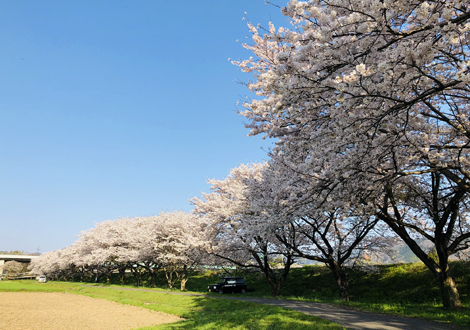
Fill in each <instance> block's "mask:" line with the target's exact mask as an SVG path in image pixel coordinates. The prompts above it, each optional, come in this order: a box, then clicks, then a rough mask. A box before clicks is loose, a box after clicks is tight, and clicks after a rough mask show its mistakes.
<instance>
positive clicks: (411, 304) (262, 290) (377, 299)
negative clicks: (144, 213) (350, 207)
mask: <svg viewBox="0 0 470 330" xmlns="http://www.w3.org/2000/svg"><path fill="white" fill-rule="evenodd" d="M451 272H452V275H453V277H454V280H455V281H456V284H457V287H458V289H459V293H460V298H461V300H462V304H463V306H464V307H463V308H462V309H459V310H445V309H443V307H442V302H441V297H440V291H439V287H438V283H437V282H436V280H435V278H434V276H433V275H432V274H431V272H430V271H429V270H428V269H427V268H426V267H425V266H424V265H423V264H422V263H414V264H399V265H381V266H378V272H377V273H366V272H360V271H350V274H349V277H350V301H349V302H344V301H342V300H339V299H338V294H337V287H336V284H335V281H334V278H333V276H332V274H331V272H330V270H329V269H328V268H326V267H324V266H305V267H302V268H296V269H292V271H291V273H290V274H289V277H288V278H287V280H286V282H285V283H284V286H283V289H282V295H281V296H280V297H279V298H281V299H296V300H304V301H314V302H326V303H331V304H337V305H341V306H347V307H352V308H356V309H360V310H365V311H371V312H376V313H386V314H392V315H401V316H408V317H417V318H423V319H429V320H435V321H441V322H446V323H452V324H454V325H459V326H464V327H470V262H454V263H452V264H451ZM244 276H245V279H246V281H247V284H248V287H250V288H256V290H255V291H254V292H248V293H247V294H246V295H247V296H257V297H270V290H269V285H268V284H267V283H266V281H265V280H264V277H263V276H262V275H260V274H255V273H251V274H250V273H246V274H244ZM216 280H217V274H213V273H212V274H211V273H207V274H204V275H199V276H196V277H194V278H191V280H190V281H188V283H187V288H188V289H189V290H192V291H204V290H205V289H206V288H207V284H209V283H213V282H214V281H216Z"/></svg>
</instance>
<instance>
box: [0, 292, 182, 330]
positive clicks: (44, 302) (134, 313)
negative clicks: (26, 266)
mask: <svg viewBox="0 0 470 330" xmlns="http://www.w3.org/2000/svg"><path fill="white" fill-rule="evenodd" d="M179 320H181V318H179V317H177V316H175V315H171V314H166V313H162V312H155V311H151V310H148V309H144V308H140V307H135V306H128V305H122V304H118V303H116V302H112V301H107V300H103V299H96V298H90V297H85V296H79V295H74V294H70V293H62V292H47V293H43V292H0V329H1V330H7V329H8V330H36V329H38V330H39V329H40V330H58V329H64V330H85V329H93V330H111V329H112V330H129V329H136V328H140V327H146V326H152V325H158V324H164V323H171V322H176V321H179Z"/></svg>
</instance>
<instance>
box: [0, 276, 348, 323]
mask: <svg viewBox="0 0 470 330" xmlns="http://www.w3.org/2000/svg"><path fill="white" fill-rule="evenodd" d="M82 285H83V283H71V282H48V283H41V284H40V283H37V282H35V281H4V282H0V291H16V292H23V291H24V292H26V291H41V292H48V291H49V292H57V291H59V292H70V293H75V294H80V295H85V296H89V297H93V298H101V299H106V300H111V301H115V302H118V303H121V304H127V305H133V306H138V307H143V308H147V309H150V310H155V311H161V312H165V313H170V314H174V315H178V316H180V317H183V318H185V319H186V320H184V321H180V322H177V323H173V324H166V325H160V326H155V327H146V328H141V329H142V330H144V329H145V330H154V329H155V330H156V329H158V330H162V329H165V330H169V329H171V330H178V329H196V330H197V329H201V330H202V329H204V330H206V329H240V330H241V329H299V330H300V329H320V330H340V329H344V328H343V327H341V326H339V325H336V324H334V323H331V322H328V321H325V320H322V319H319V318H316V317H313V316H309V315H305V314H303V313H299V312H296V311H293V310H287V309H283V308H280V307H274V306H265V305H259V304H254V303H248V302H243V301H233V300H225V299H213V298H206V297H195V296H182V295H172V294H168V293H163V292H158V289H156V290H155V292H142V291H127V290H114V289H112V288H103V287H84V286H82ZM152 291H153V290H152Z"/></svg>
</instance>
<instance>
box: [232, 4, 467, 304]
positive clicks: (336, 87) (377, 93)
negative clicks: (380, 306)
mask: <svg viewBox="0 0 470 330" xmlns="http://www.w3.org/2000/svg"><path fill="white" fill-rule="evenodd" d="M282 11H283V13H284V14H285V15H286V16H288V17H289V18H290V19H291V23H292V28H291V29H287V28H283V27H281V28H279V29H277V30H276V28H275V27H274V26H273V25H272V24H270V25H269V29H268V31H266V33H265V34H264V35H261V34H260V31H259V29H258V28H255V27H254V26H253V25H251V24H250V25H249V28H250V30H251V31H252V33H253V41H254V43H253V44H251V45H245V47H246V48H247V49H250V50H251V51H253V53H254V54H255V57H253V58H250V59H248V60H244V61H238V62H235V63H236V64H237V65H239V67H240V68H241V69H242V70H244V71H246V72H253V73H254V75H255V80H254V81H253V82H251V83H249V84H248V88H249V89H250V90H252V91H254V92H255V93H256V94H257V95H258V97H256V98H254V99H253V100H249V101H247V102H246V103H245V107H246V111H243V112H242V114H243V115H244V116H246V117H247V118H249V119H250V124H249V127H251V129H252V134H265V135H266V136H269V137H277V138H279V143H278V147H277V149H276V150H275V151H274V153H275V154H277V155H281V154H282V159H283V160H282V161H283V163H285V164H287V165H288V166H290V167H291V168H292V169H293V170H295V171H297V172H299V173H302V175H305V176H309V177H311V178H313V181H320V182H322V185H323V187H324V192H323V193H322V194H321V195H320V197H321V198H323V199H324V200H327V199H332V200H334V203H335V204H336V205H337V206H340V205H339V204H341V203H343V204H352V205H362V206H361V207H364V208H365V209H369V211H370V212H371V213H372V214H375V215H376V216H377V217H379V218H380V219H381V220H383V221H385V222H386V223H387V224H388V225H389V226H390V228H391V229H393V230H394V231H395V232H396V233H397V234H398V235H399V236H400V237H401V239H403V240H404V242H405V243H406V244H407V245H408V246H409V247H410V248H411V250H412V251H413V252H414V253H415V254H416V255H417V257H418V258H420V259H421V261H423V262H424V263H425V264H426V266H427V267H428V268H429V269H430V270H431V271H432V272H433V273H434V275H435V276H436V278H437V279H438V281H439V283H440V285H441V292H442V299H443V304H444V306H445V307H459V306H461V303H460V299H459V295H458V291H457V289H456V287H455V283H454V281H453V280H452V277H451V274H450V272H449V267H448V258H449V256H450V255H452V254H454V253H457V252H459V251H461V250H463V249H465V248H467V247H468V245H469V244H470V242H469V240H470V231H469V228H468V215H467V207H466V205H467V203H468V198H469V196H468V195H469V191H470V174H469V173H470V171H469V170H470V168H469V167H470V157H469V156H470V155H469V153H468V150H469V145H470V139H469V138H470V125H469V122H468V118H469V115H470V103H469V102H468V101H469V98H470V95H469V90H470V73H469V69H468V67H469V64H470V58H469V55H470V54H469V36H470V9H469V6H468V3H467V2H466V1H460V0H448V1H442V0H436V1H421V0H420V1H408V0H394V1H391V0H366V1H356V2H351V1H343V0H329V1H324V0H311V1H309V2H301V1H296V0H293V1H290V2H289V4H288V5H287V7H285V8H283V9H282ZM299 158H300V160H299ZM405 197H406V198H405ZM341 207H342V206H341ZM342 208H343V207H342ZM343 209H344V208H343ZM416 235H419V236H421V237H424V238H426V239H427V240H429V241H430V242H432V243H433V245H434V246H435V248H436V251H437V255H438V261H434V260H433V259H432V258H430V257H429V256H428V254H427V253H426V251H424V250H423V249H422V248H421V247H420V246H419V245H418V244H417V242H416V239H415V237H416Z"/></svg>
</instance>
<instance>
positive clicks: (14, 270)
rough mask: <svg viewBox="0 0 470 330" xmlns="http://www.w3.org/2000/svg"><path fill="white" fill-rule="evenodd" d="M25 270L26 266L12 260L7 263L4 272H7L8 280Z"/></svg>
mask: <svg viewBox="0 0 470 330" xmlns="http://www.w3.org/2000/svg"><path fill="white" fill-rule="evenodd" d="M24 268H25V265H24V264H23V263H21V262H18V261H14V260H12V261H7V262H6V263H5V266H4V267H3V270H5V271H6V273H7V277H8V278H15V277H16V276H18V275H19V274H20V273H21V271H22V270H23V269H24Z"/></svg>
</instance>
